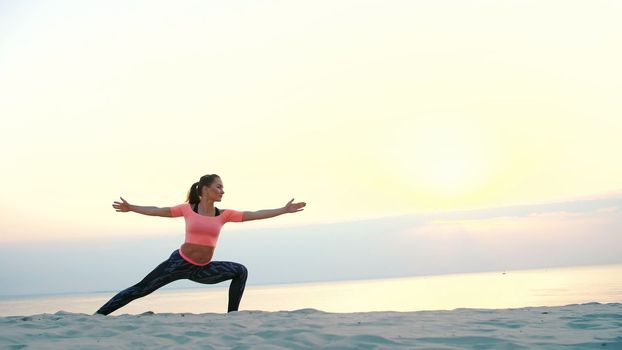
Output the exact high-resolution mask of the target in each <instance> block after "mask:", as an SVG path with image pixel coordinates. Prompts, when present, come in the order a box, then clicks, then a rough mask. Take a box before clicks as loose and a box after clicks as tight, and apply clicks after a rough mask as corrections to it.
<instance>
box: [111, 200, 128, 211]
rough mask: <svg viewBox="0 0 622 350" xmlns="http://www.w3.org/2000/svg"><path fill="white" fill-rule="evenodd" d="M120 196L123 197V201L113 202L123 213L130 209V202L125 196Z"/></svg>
mask: <svg viewBox="0 0 622 350" xmlns="http://www.w3.org/2000/svg"><path fill="white" fill-rule="evenodd" d="M119 198H121V200H122V201H123V202H114V204H112V207H113V208H115V209H116V210H117V211H118V212H122V213H125V212H128V211H130V203H128V202H127V201H126V200H125V199H123V197H119Z"/></svg>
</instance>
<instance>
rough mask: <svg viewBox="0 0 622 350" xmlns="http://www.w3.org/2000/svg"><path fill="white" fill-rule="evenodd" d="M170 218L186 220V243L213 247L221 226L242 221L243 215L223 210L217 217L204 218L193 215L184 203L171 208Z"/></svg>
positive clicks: (203, 216) (199, 215)
mask: <svg viewBox="0 0 622 350" xmlns="http://www.w3.org/2000/svg"><path fill="white" fill-rule="evenodd" d="M171 216H172V217H174V218H176V217H179V216H183V217H184V219H185V220H186V243H194V244H200V245H205V246H210V247H215V246H216V242H217V241H218V236H219V235H220V229H221V228H222V225H224V224H225V223H226V222H240V221H242V219H243V218H244V213H243V212H241V211H237V210H232V209H223V210H221V211H220V215H218V216H205V215H201V214H198V213H195V212H194V211H193V210H192V207H190V204H189V203H184V204H180V205H177V206H174V207H171Z"/></svg>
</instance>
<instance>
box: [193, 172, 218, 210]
mask: <svg viewBox="0 0 622 350" xmlns="http://www.w3.org/2000/svg"><path fill="white" fill-rule="evenodd" d="M216 179H220V176H218V175H216V174H210V175H203V176H201V179H199V182H195V183H193V184H192V186H190V190H189V191H188V199H186V202H188V203H190V204H197V203H199V202H200V201H201V199H200V198H199V195H200V194H201V189H203V186H208V187H209V186H210V185H211V184H212V183H214V180H216Z"/></svg>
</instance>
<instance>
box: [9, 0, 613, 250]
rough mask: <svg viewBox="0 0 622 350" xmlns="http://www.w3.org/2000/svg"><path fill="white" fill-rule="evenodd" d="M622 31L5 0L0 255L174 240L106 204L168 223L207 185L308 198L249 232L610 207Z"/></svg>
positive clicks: (504, 21) (550, 8)
mask: <svg viewBox="0 0 622 350" xmlns="http://www.w3.org/2000/svg"><path fill="white" fill-rule="evenodd" d="M621 16H622V5H621V4H620V3H619V2H616V1H576V2H567V1H547V2H541V1H313V2H308V1H287V2H279V1H239V2H214V1H183V2H176V3H172V2H163V1H148V2H147V1H144V2H140V1H94V2H81V1H55V2H45V1H19V2H10V1H0V118H1V121H2V124H1V125H2V127H1V128H0V172H1V174H2V181H1V182H0V193H2V195H1V197H0V232H1V235H0V245H2V246H3V247H4V248H7V247H12V246H13V245H23V244H26V245H27V244H29V243H32V244H46V242H49V243H50V244H51V243H54V242H72V241H80V242H87V243H85V244H87V246H88V242H100V241H101V240H107V239H109V240H119V241H120V240H127V239H141V238H144V237H151V236H157V235H168V237H171V239H172V237H175V239H177V241H175V242H178V241H179V240H181V239H182V238H181V235H182V234H183V223H182V222H180V221H179V220H173V219H165V218H153V217H145V216H141V215H137V214H131V213H130V214H119V213H116V212H115V211H114V210H113V209H112V207H111V204H112V202H113V201H114V200H117V199H118V197H119V196H123V197H124V198H125V199H126V200H128V201H129V202H130V203H132V204H138V205H153V206H161V207H166V206H173V205H176V204H179V203H181V202H183V201H184V200H185V196H186V193H187V190H188V188H189V187H190V185H191V184H192V183H194V182H196V181H198V179H199V177H200V176H202V175H204V174H211V173H216V174H219V175H220V176H221V177H222V180H223V182H224V185H225V192H226V194H225V197H224V199H223V202H222V203H221V204H220V205H219V206H220V207H221V208H234V209H238V210H259V209H272V208H278V207H281V206H283V205H284V204H285V203H286V202H287V201H288V200H290V199H291V198H295V199H296V200H300V201H305V202H306V203H307V207H306V208H305V210H304V211H303V212H300V213H296V214H293V215H285V216H280V217H278V218H275V219H270V220H262V221H256V222H249V223H244V229H247V230H267V229H275V230H276V229H281V228H296V227H301V225H302V226H305V225H307V226H308V225H314V224H329V223H335V224H337V223H343V222H351V223H352V222H364V221H365V220H371V219H381V218H391V217H400V216H404V215H430V214H431V213H439V212H443V213H450V212H456V211H457V212H460V211H464V210H487V209H491V208H500V207H512V208H514V207H520V206H523V205H541V204H545V203H568V205H569V206H570V207H572V205H573V204H572V203H573V201H574V202H577V203H580V202H581V201H585V200H588V201H589V200H592V199H595V198H599V199H602V198H618V197H617V196H619V194H620V192H621V189H622V162H619V161H618V159H617V158H618V157H617V150H619V149H622V138H620V137H619V135H620V134H621V131H622V117H621V115H622V113H621V112H622V100H621V99H620V98H619V97H620V96H622V85H621V83H620V82H621V81H622V66H620V64H619V62H622V46H620V45H619V38H620V37H622V24H621V23H620V21H619V18H620V17H621ZM613 208H617V206H613ZM615 210H617V209H615ZM615 210H614V212H615ZM612 215H613V214H612ZM606 222H610V221H606ZM487 225H488V224H487ZM550 225H551V229H552V230H559V231H560V232H561V231H562V230H563V229H564V228H567V227H566V226H564V225H563V224H561V223H560V224H559V226H556V222H555V221H553V222H550ZM595 225H597V223H595ZM307 226H305V227H307ZM601 226H602V225H601ZM601 226H599V227H601ZM487 227H488V226H487ZM530 228H533V227H532V226H529V228H524V229H523V230H521V232H523V231H525V233H524V234H525V238H524V239H525V240H528V239H529V238H530V237H529V236H530V233H529V232H528V231H529V229H530ZM614 228H615V226H611V227H609V226H607V229H610V230H613V229H614ZM482 230H483V231H482V232H484V231H486V232H488V231H487V230H489V229H487V228H482ZM618 232H619V231H618ZM482 235H485V234H484V233H482ZM532 235H533V233H532ZM402 239H404V241H403V242H406V243H408V241H407V238H402ZM563 239H564V238H563V237H559V240H560V241H561V240H563ZM176 244H177V243H176ZM301 249H310V248H308V247H303V248H301ZM389 254H390V252H389Z"/></svg>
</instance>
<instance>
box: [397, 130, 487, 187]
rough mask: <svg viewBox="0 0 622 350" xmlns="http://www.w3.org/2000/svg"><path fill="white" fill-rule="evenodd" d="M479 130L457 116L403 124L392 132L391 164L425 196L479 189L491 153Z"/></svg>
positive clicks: (410, 184)
mask: <svg viewBox="0 0 622 350" xmlns="http://www.w3.org/2000/svg"><path fill="white" fill-rule="evenodd" d="M478 134H479V132H478V131H477V130H475V129H474V128H473V127H470V126H469V125H466V124H465V123H463V122H462V123H461V122H459V120H456V118H451V119H447V118H443V119H433V120H432V119H428V120H425V121H423V122H418V123H416V124H415V123H412V124H408V125H401V126H400V128H399V130H397V131H396V132H395V133H394V134H393V135H392V136H393V140H392V142H391V143H392V145H393V147H394V149H393V150H392V152H391V153H392V157H391V162H392V166H394V167H396V168H397V169H398V170H399V171H398V173H399V174H401V175H400V176H401V178H402V180H403V181H406V182H407V183H408V185H409V186H410V187H412V188H413V189H414V190H416V192H418V193H421V194H423V195H425V196H426V197H434V198H438V199H448V198H457V197H460V196H464V195H467V194H469V193H472V192H474V191H475V190H477V188H478V186H480V185H481V184H482V183H483V182H484V180H485V179H486V177H487V173H488V171H487V164H488V160H487V157H488V155H487V152H485V148H484V146H483V140H482V137H481V135H478ZM404 155H407V156H404Z"/></svg>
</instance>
